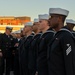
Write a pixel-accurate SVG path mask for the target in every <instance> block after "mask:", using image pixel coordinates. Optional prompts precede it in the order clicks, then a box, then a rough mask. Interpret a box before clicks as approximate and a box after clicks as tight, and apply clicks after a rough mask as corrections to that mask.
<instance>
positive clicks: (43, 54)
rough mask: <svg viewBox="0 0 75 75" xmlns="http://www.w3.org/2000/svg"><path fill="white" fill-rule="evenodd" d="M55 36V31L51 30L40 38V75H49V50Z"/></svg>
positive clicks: (38, 62)
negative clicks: (50, 42)
mask: <svg viewBox="0 0 75 75" xmlns="http://www.w3.org/2000/svg"><path fill="white" fill-rule="evenodd" d="M53 35H54V31H53V30H52V29H51V28H50V29H48V30H47V31H46V32H45V33H43V34H42V35H41V37H40V40H39V46H38V57H37V69H38V75H48V64H47V48H48V44H49V41H51V39H52V38H53Z"/></svg>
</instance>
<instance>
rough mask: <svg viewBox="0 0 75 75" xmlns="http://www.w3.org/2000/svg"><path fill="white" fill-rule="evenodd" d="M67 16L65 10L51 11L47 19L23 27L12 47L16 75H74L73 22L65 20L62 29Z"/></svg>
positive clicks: (51, 9) (56, 9)
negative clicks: (16, 42)
mask: <svg viewBox="0 0 75 75" xmlns="http://www.w3.org/2000/svg"><path fill="white" fill-rule="evenodd" d="M68 14H69V11H68V10H65V9H61V8H50V10H49V15H47V14H42V15H39V16H38V17H39V19H35V20H34V23H32V22H27V23H26V24H25V26H24V28H23V32H22V34H21V36H23V37H22V38H20V42H19V44H15V46H17V54H16V55H17V60H15V61H16V62H15V70H14V74H15V75H35V74H36V73H38V75H75V32H74V31H73V28H74V26H75V21H74V20H72V19H67V20H66V24H67V25H66V26H64V21H65V19H66V17H67V16H68ZM7 29H10V30H11V27H7ZM33 32H34V33H33ZM18 33H20V32H18ZM0 52H3V51H2V49H0ZM6 60H7V58H6Z"/></svg>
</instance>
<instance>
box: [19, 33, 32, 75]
mask: <svg viewBox="0 0 75 75" xmlns="http://www.w3.org/2000/svg"><path fill="white" fill-rule="evenodd" d="M32 38H33V34H32V35H29V36H28V37H27V38H26V39H25V40H24V43H23V44H22V45H21V48H20V49H21V50H22V51H21V53H20V56H21V57H20V64H21V68H22V72H23V74H21V75H28V51H29V46H30V43H31V41H32Z"/></svg>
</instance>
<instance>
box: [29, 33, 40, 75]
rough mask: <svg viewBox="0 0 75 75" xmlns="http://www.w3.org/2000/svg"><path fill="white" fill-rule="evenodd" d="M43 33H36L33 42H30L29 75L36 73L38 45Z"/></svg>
mask: <svg viewBox="0 0 75 75" xmlns="http://www.w3.org/2000/svg"><path fill="white" fill-rule="evenodd" d="M40 35H41V33H38V34H36V35H35V36H34V37H33V39H32V42H31V44H30V48H29V52H28V69H29V71H30V73H29V75H35V73H36V70H37V63H36V61H37V46H38V40H39V38H40Z"/></svg>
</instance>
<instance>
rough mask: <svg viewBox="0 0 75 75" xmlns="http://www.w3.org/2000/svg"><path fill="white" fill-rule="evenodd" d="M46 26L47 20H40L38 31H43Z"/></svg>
mask: <svg viewBox="0 0 75 75" xmlns="http://www.w3.org/2000/svg"><path fill="white" fill-rule="evenodd" d="M47 25H48V21H47V20H40V21H39V29H40V30H43V29H45V27H46V26H47Z"/></svg>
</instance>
